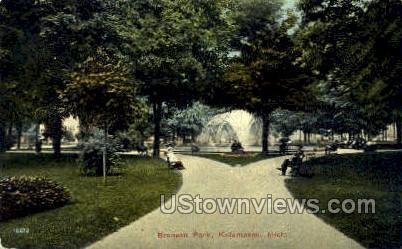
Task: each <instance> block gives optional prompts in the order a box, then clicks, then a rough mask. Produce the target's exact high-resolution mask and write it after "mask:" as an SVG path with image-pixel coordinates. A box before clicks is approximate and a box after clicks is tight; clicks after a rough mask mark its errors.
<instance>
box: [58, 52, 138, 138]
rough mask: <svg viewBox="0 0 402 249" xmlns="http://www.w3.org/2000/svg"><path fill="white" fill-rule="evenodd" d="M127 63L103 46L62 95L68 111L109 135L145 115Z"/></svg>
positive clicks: (83, 122) (72, 77)
mask: <svg viewBox="0 0 402 249" xmlns="http://www.w3.org/2000/svg"><path fill="white" fill-rule="evenodd" d="M123 62H124V61H123V60H121V59H120V58H116V57H114V56H111V55H110V54H108V53H107V52H105V51H104V50H102V49H101V48H99V49H98V50H97V52H96V54H94V55H93V57H89V58H88V59H87V60H86V61H85V62H84V63H83V64H81V65H80V66H78V68H77V70H76V72H74V73H73V74H72V75H71V80H70V82H69V83H68V84H67V85H66V89H65V90H64V92H63V94H62V98H63V100H64V106H66V107H67V111H68V113H71V114H73V115H75V116H77V117H79V119H80V121H81V123H82V124H83V125H84V126H86V127H98V128H101V129H103V130H104V132H105V134H107V133H109V132H111V133H116V132H117V131H121V130H126V129H128V128H129V126H130V124H131V123H134V121H135V119H137V118H141V114H142V113H143V109H144V108H145V106H144V105H143V103H142V102H141V101H140V100H139V99H138V98H137V92H138V84H137V82H136V81H135V79H133V74H132V73H131V70H130V67H129V66H127V65H124V64H123Z"/></svg>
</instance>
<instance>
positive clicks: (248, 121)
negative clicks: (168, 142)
mask: <svg viewBox="0 0 402 249" xmlns="http://www.w3.org/2000/svg"><path fill="white" fill-rule="evenodd" d="M260 126H261V125H260V121H259V120H258V119H256V118H255V117H254V116H253V115H252V114H250V113H248V112H246V111H242V110H235V111H231V112H227V113H223V114H219V115H216V116H215V117H213V118H212V119H211V120H210V121H209V122H208V124H207V125H206V126H205V128H204V130H203V132H202V133H201V135H200V136H199V137H198V138H197V142H198V143H200V144H204V145H227V144H229V143H231V142H233V141H234V140H237V141H240V142H241V143H242V144H243V145H245V146H252V145H257V144H258V143H259V140H260Z"/></svg>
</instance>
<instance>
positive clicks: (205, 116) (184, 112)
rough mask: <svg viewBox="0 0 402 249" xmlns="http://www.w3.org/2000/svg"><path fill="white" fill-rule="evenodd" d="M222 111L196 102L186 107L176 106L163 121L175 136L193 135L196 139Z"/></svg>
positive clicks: (168, 130)
mask: <svg viewBox="0 0 402 249" xmlns="http://www.w3.org/2000/svg"><path fill="white" fill-rule="evenodd" d="M220 112H221V110H217V109H213V108H210V107H208V106H205V105H203V104H201V103H199V102H195V103H193V104H192V105H191V106H188V107H187V108H185V109H178V108H175V109H174V111H173V114H172V115H170V117H167V118H166V120H164V121H163V123H164V124H165V125H166V129H167V133H169V134H171V135H172V136H173V137H175V136H179V137H186V136H191V138H192V140H193V141H194V139H195V138H196V137H197V136H198V135H200V134H201V132H202V130H203V128H204V127H205V125H206V124H207V123H208V122H209V121H210V119H211V118H212V117H213V116H215V115H216V114H218V113H220Z"/></svg>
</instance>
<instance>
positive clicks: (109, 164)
mask: <svg viewBox="0 0 402 249" xmlns="http://www.w3.org/2000/svg"><path fill="white" fill-rule="evenodd" d="M79 148H80V149H81V154H80V161H81V163H82V171H83V173H84V174H85V175H88V176H102V175H103V150H104V148H106V174H107V175H111V174H115V173H117V172H118V170H119V168H120V166H121V165H122V160H121V157H120V156H119V154H118V152H120V151H122V146H121V144H120V142H119V141H118V140H117V139H113V138H108V141H107V143H106V144H105V141H104V137H103V135H102V133H101V132H95V133H94V134H93V135H91V136H90V137H89V138H88V139H87V141H85V142H82V143H81V144H79Z"/></svg>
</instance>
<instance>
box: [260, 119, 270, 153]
mask: <svg viewBox="0 0 402 249" xmlns="http://www.w3.org/2000/svg"><path fill="white" fill-rule="evenodd" d="M269 119H270V114H263V115H262V139H261V140H262V153H264V154H268V142H269V141H268V139H269V124H270V120H269Z"/></svg>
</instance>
